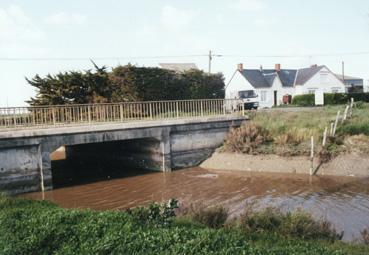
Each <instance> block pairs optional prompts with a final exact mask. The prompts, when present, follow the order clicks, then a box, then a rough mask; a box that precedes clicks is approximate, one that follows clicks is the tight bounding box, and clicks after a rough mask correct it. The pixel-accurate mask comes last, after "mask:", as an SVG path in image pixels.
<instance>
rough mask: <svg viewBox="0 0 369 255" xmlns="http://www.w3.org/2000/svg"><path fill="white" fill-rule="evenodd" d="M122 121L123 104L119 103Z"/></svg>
mask: <svg viewBox="0 0 369 255" xmlns="http://www.w3.org/2000/svg"><path fill="white" fill-rule="evenodd" d="M119 114H120V121H121V122H123V104H122V103H120V104H119Z"/></svg>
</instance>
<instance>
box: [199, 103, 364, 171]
mask: <svg viewBox="0 0 369 255" xmlns="http://www.w3.org/2000/svg"><path fill="white" fill-rule="evenodd" d="M345 109H346V110H345ZM344 112H346V113H347V112H350V111H347V108H346V106H344V105H338V106H325V107H319V108H318V107H317V108H309V109H305V108H302V109H301V110H300V111H298V110H297V109H295V110H294V111H283V110H279V109H274V110H272V111H260V112H258V111H257V112H250V113H249V116H250V121H249V122H247V123H244V124H243V125H242V126H241V127H239V128H233V129H231V130H230V132H229V134H228V136H227V138H226V140H225V142H224V144H223V146H222V147H221V148H219V149H218V150H217V152H216V153H214V154H213V155H212V157H211V158H209V159H208V160H206V161H205V162H203V163H202V165H201V167H204V168H209V169H217V170H225V169H226V170H239V171H253V172H277V173H300V174H310V169H311V158H310V157H311V150H313V156H314V159H313V173H316V174H320V175H336V176H356V177H366V176H369V104H367V103H362V102H357V103H356V105H354V107H353V110H352V115H351V114H346V115H347V116H348V117H347V118H345V117H344V116H346V115H345V114H344ZM334 126H336V127H337V128H335V127H334ZM335 130H336V132H335ZM324 134H326V136H325V135H324ZM312 142H313V144H314V146H313V148H312Z"/></svg>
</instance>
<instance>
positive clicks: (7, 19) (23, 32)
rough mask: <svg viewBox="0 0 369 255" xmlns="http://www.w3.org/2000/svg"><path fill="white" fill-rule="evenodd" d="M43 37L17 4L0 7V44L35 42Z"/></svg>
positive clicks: (41, 32)
mask: <svg viewBox="0 0 369 255" xmlns="http://www.w3.org/2000/svg"><path fill="white" fill-rule="evenodd" d="M43 38H44V33H43V31H42V30H41V29H39V28H38V27H37V26H36V25H35V24H34V22H33V21H32V20H31V19H30V18H29V17H28V16H27V15H26V14H25V13H24V11H23V10H22V8H20V7H19V6H15V5H13V6H10V7H8V8H5V9H1V8H0V44H2V45H4V44H5V43H12V42H17V43H19V42H35V41H39V40H41V39H43Z"/></svg>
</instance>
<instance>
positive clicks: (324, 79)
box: [320, 72, 328, 84]
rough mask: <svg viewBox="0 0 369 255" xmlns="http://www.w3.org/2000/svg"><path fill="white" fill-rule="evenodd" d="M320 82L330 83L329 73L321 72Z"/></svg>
mask: <svg viewBox="0 0 369 255" xmlns="http://www.w3.org/2000/svg"><path fill="white" fill-rule="evenodd" d="M320 83H321V84H327V83H328V73H326V72H321V73H320Z"/></svg>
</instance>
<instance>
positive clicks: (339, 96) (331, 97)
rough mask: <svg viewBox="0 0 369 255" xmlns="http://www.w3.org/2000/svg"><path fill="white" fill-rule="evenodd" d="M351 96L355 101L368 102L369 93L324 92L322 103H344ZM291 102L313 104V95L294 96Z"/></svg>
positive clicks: (302, 104)
mask: <svg viewBox="0 0 369 255" xmlns="http://www.w3.org/2000/svg"><path fill="white" fill-rule="evenodd" d="M351 98H354V100H355V102H358V101H361V102H369V93H325V94H324V104H325V105H335V104H346V103H348V102H349V101H350V100H351ZM292 104H294V105H298V106H313V105H315V95H314V94H305V95H297V96H294V97H293V99H292Z"/></svg>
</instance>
